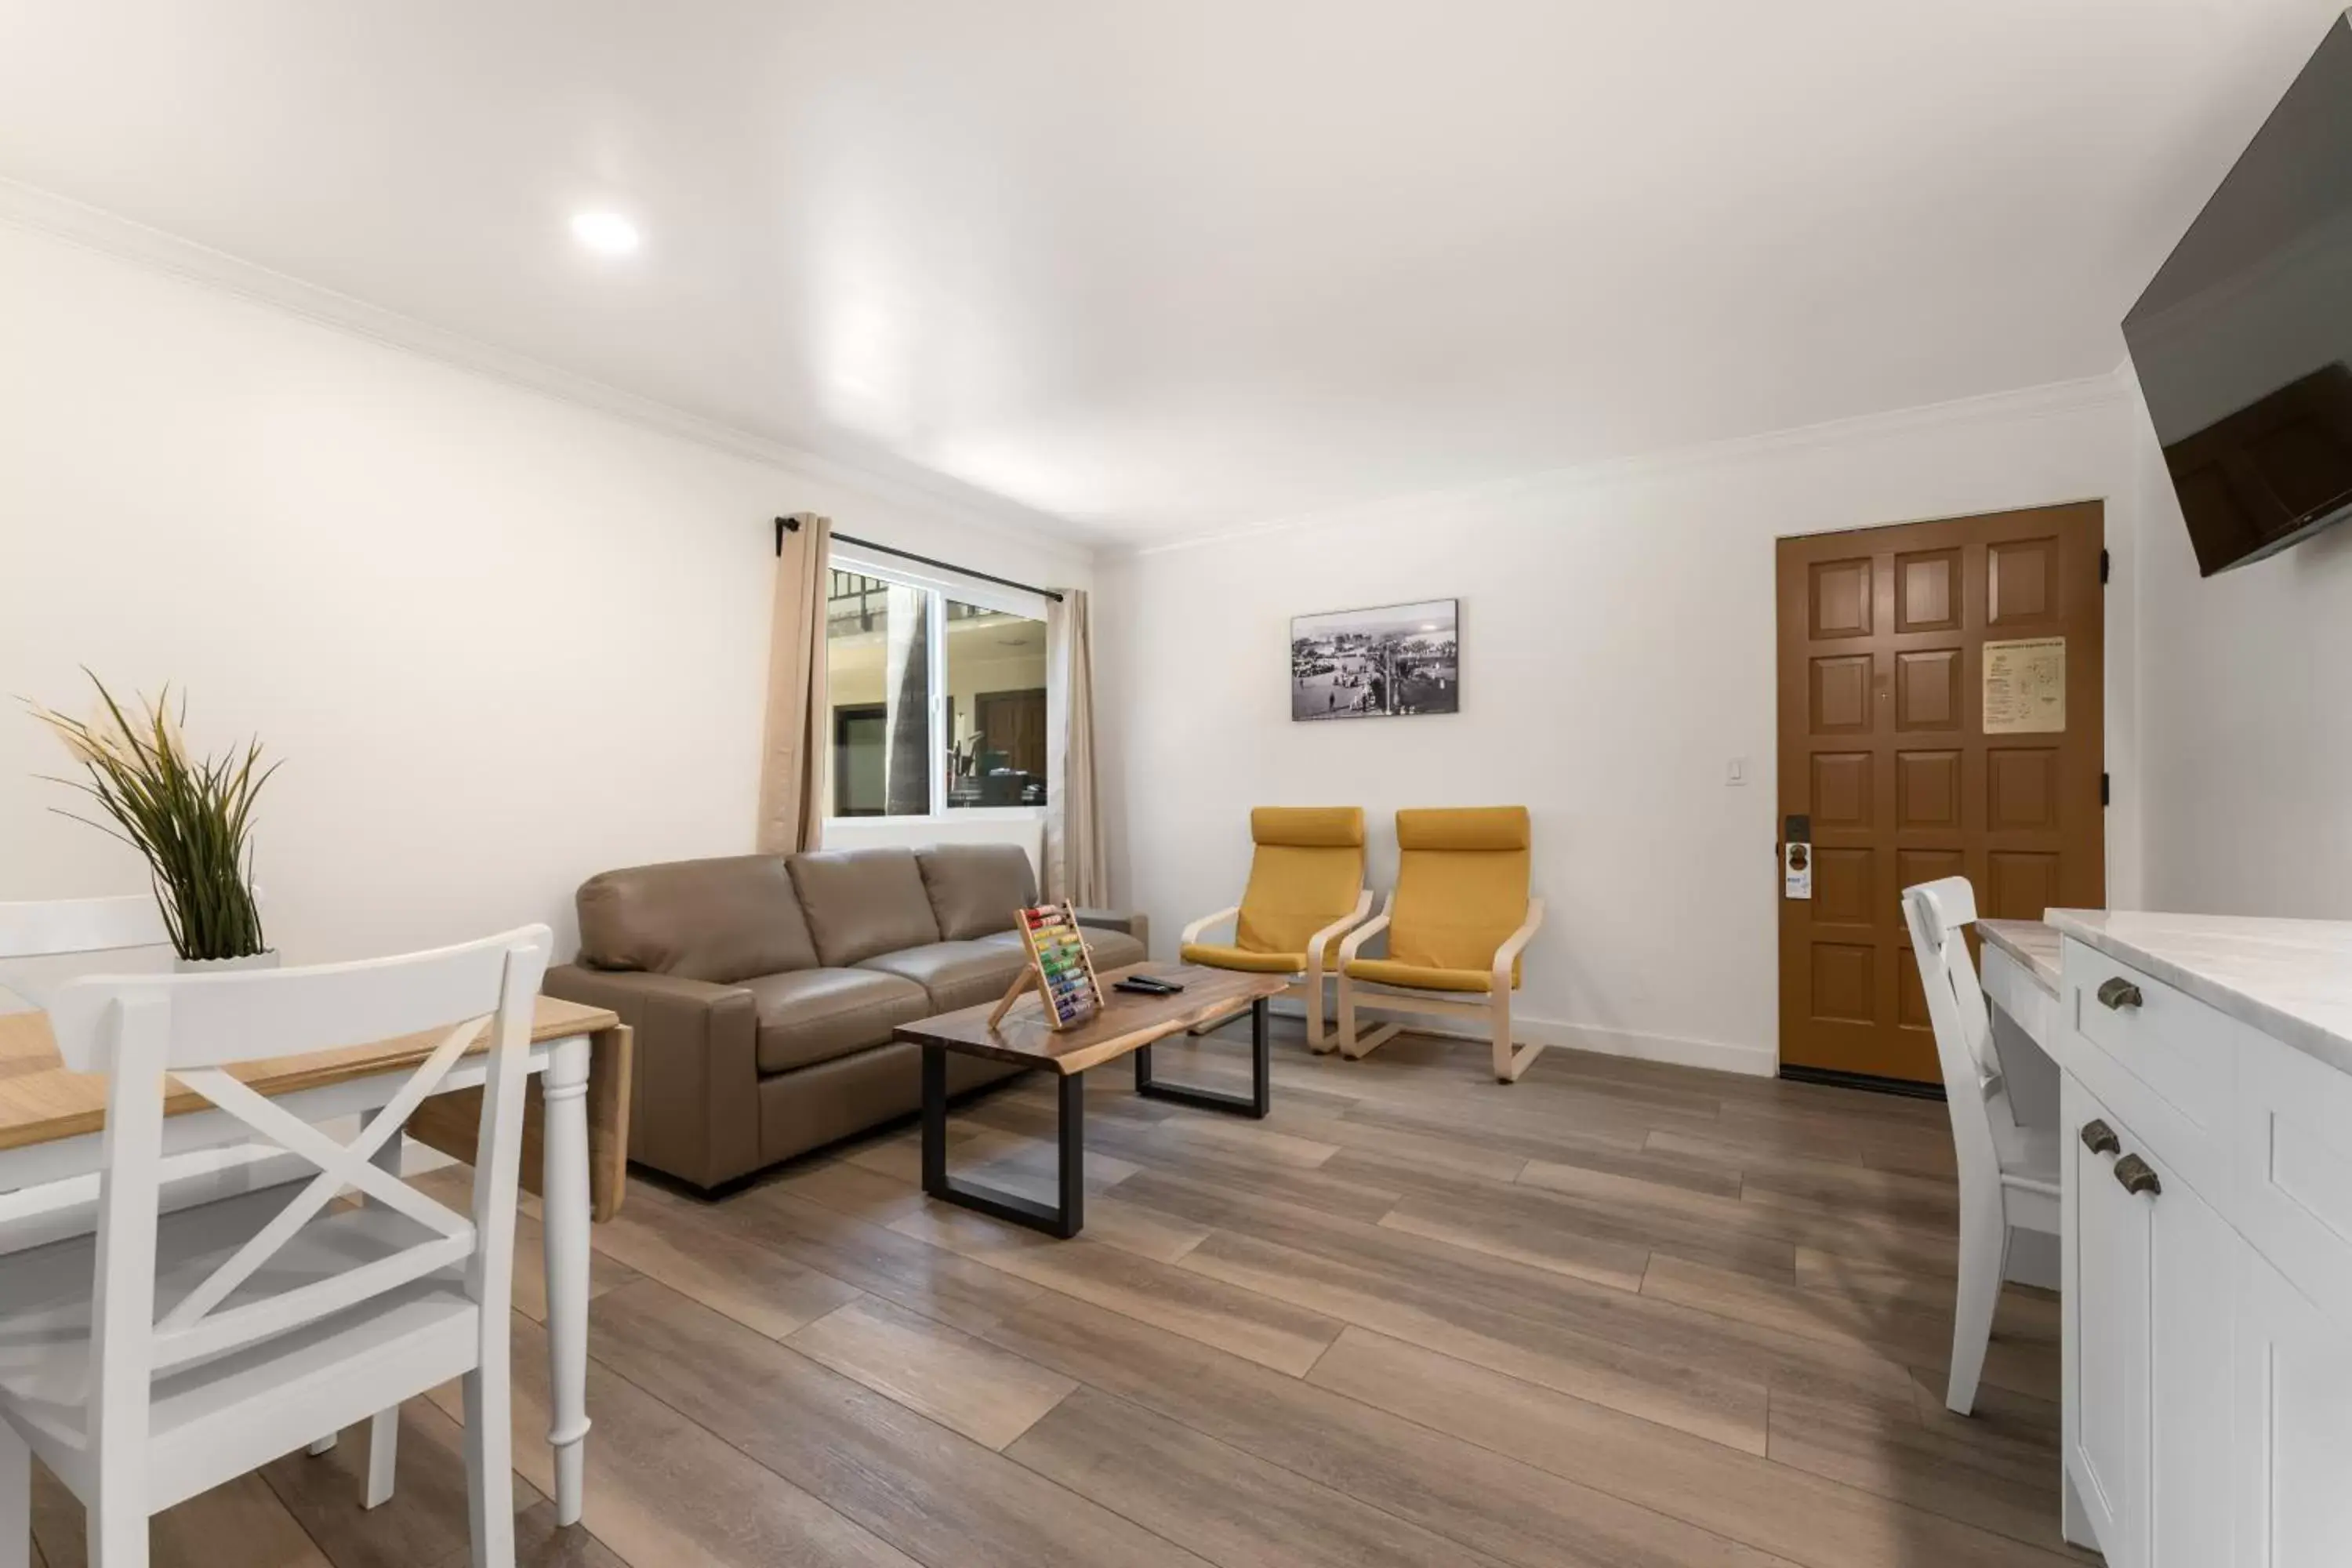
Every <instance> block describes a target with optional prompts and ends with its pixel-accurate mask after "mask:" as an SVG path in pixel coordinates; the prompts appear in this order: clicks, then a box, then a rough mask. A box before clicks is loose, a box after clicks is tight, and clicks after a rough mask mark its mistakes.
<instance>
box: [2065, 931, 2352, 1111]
mask: <svg viewBox="0 0 2352 1568" xmlns="http://www.w3.org/2000/svg"><path fill="white" fill-rule="evenodd" d="M2049 920H2050V923H2051V924H2052V925H2053V926H2054V927H2056V928H2057V930H2058V931H2059V934H2061V935H2062V936H2070V937H2073V938H2074V939H2075V940H2076V941H2078V942H2087V943H2089V944H2090V945H2091V946H2093V947H2095V948H2096V949H2098V950H2099V951H2100V952H2104V953H2105V954H2106V955H2107V956H2108V957H2110V958H2113V959H2115V960H2116V961H2117V962H2118V963H2128V964H2130V965H2131V966H2132V967H2134V968H2136V969H2139V970H2143V971H2145V972H2147V973H2149V974H2152V975H2154V976H2155V977H2156V978H2157V979H2158V980H2161V981H2163V982H2164V983H2165V984H2168V985H2171V986H2174V987H2176V988H2178V989H2179V990H2181V991H2183V992H2186V993H2187V994H2189V995H2191V996H2194V997H2196V998H2197V999H2198V1000H2199V1001H2200V1002H2203V1003H2205V1004H2206V1005H2209V1006H2211V1007H2213V1008H2215V1009H2217V1010H2218V1011H2220V1012H2222V1013H2226V1014H2228V1015H2229V1016H2231V1017H2232V1018H2235V1019H2237V1020H2239V1021H2240V1022H2241V1023H2243V1024H2246V1025H2248V1026H2252V1027H2253V1028H2257V1029H2260V1030H2261V1031H2262V1032H2263V1033H2264V1034H2266V1035H2269V1036H2271V1037H2273V1038H2274V1039H2278V1040H2282V1041H2284V1042H2285V1043H2286V1044H2287V1045H2290V1046H2293V1047H2295V1048H2296V1049H2297V1050H2300V1051H2302V1052H2304V1053H2305V1054H2306V1055H2309V1056H2314V1057H2316V1058H2319V1059H2320V1060H2321V1061H2324V1062H2326V1063H2327V1064H2328V1065H2329V1066H2331V1067H2333V1068H2336V1070H2337V1071H2339V1072H2346V1073H2352V921H2289V920H2270V919H2262V918H2255V917H2251V916H2244V915H2166V914H2152V913H2145V912H2142V911H2139V910H2051V911H2050V915H2049Z"/></svg>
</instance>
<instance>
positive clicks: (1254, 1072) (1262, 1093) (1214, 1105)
mask: <svg viewBox="0 0 2352 1568" xmlns="http://www.w3.org/2000/svg"><path fill="white" fill-rule="evenodd" d="M1265 1019H1266V1007H1265V997H1263V996H1261V997H1259V998H1258V999H1257V1000H1256V1001H1255V1002H1253V1003H1251V1004H1250V1092H1249V1093H1247V1094H1227V1093H1225V1092H1223V1090H1221V1089H1188V1088H1186V1087H1185V1086H1184V1085H1182V1084H1179V1083H1161V1082H1160V1081H1159V1080H1158V1079H1154V1078H1153V1077H1152V1076H1151V1047H1150V1046H1145V1047H1142V1048H1140V1049H1139V1050H1138V1051H1137V1052H1136V1053H1135V1092H1136V1093H1138V1094H1140V1095H1143V1096H1146V1097H1147V1098H1149V1099H1152V1100H1172V1101H1174V1102H1175V1103H1176V1104H1178V1105H1190V1106H1195V1107H1197V1108H1199V1109H1200V1110H1223V1111H1227V1112H1229V1113H1231V1114H1233V1115H1235V1116H1251V1117H1256V1118H1259V1119H1261V1120H1263V1119H1264V1117H1265V1113H1266V1112H1267V1111H1268V1110H1272V1109H1273V1108H1274V1047H1273V1043H1272V1042H1271V1041H1270V1040H1269V1039H1268V1038H1267V1037H1266V1030H1265Z"/></svg>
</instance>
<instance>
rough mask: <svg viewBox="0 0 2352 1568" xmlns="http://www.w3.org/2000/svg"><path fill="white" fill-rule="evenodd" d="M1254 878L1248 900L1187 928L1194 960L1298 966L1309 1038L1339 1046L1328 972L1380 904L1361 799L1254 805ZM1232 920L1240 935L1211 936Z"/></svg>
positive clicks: (1186, 947)
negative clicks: (1327, 1001) (1370, 872)
mask: <svg viewBox="0 0 2352 1568" xmlns="http://www.w3.org/2000/svg"><path fill="white" fill-rule="evenodd" d="M1250 839H1251V842H1252V843H1253V844H1255V846H1256V847H1255V850H1254V851H1253V853H1252V855H1251V858H1250V875H1249V884H1248V886H1247V887H1246V888H1244V889H1243V892H1242V901H1241V902H1240V903H1238V904H1235V905H1233V906H1232V907H1231V908H1229V909H1223V910H1217V911H1216V912H1215V913H1214V914H1208V915H1202V917H1201V918H1200V919H1199V920H1196V921H1193V922H1192V924H1190V925H1188V926H1186V927H1185V928H1184V938H1183V944H1182V946H1181V948H1180V949H1179V956H1181V958H1182V959H1183V961H1184V962H1185V963H1199V964H1205V965H1207V966H1208V967H1210V968H1212V969H1234V970H1242V971H1244V972H1246V973H1253V974H1288V975H1293V976H1296V977H1297V978H1296V980H1295V982H1294V983H1293V984H1292V985H1291V986H1290V988H1289V989H1288V990H1286V991H1285V992H1283V993H1282V994H1284V995H1286V996H1297V997H1299V998H1301V999H1303V1000H1304V1001H1305V1002H1306V1004H1307V1048H1308V1049H1310V1050H1315V1051H1328V1050H1329V1049H1331V1046H1332V1042H1331V1041H1330V1040H1329V1038H1328V1037H1327V1035H1326V1032H1325V1029H1324V1026H1323V1018H1324V1012H1323V980H1324V977H1325V976H1326V975H1327V974H1329V973H1334V972H1336V970H1337V968H1338V965H1339V939H1340V938H1341V937H1342V936H1344V935H1346V934H1347V931H1348V929H1349V927H1351V926H1353V925H1354V924H1355V923H1356V922H1357V921H1360V920H1362V919H1363V918H1364V916H1365V915H1367V914H1369V913H1370V912H1371V908H1372V895H1371V890H1370V889H1368V888H1366V887H1365V886H1364V813H1363V809H1362V808H1361V807H1360V806H1353V805H1347V806H1337V805H1335V806H1282V805H1262V806H1259V807H1258V808H1257V809H1256V810H1255V811H1253V812H1251V813H1250ZM1227 921H1231V922H1232V924H1233V932H1232V935H1233V940H1232V941H1231V942H1207V941H1204V940H1202V939H1203V938H1205V937H1206V936H1207V935H1208V934H1209V932H1210V931H1213V930H1214V929H1216V928H1217V927H1219V926H1222V925H1224V924H1225V923H1226V922H1227Z"/></svg>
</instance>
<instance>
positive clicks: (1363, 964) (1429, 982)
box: [1348, 942, 1519, 991]
mask: <svg viewBox="0 0 2352 1568" xmlns="http://www.w3.org/2000/svg"><path fill="white" fill-rule="evenodd" d="M1496 945H1497V946H1500V945H1501V944H1500V943H1499V942H1498V943H1496ZM1348 978H1349V979H1350V980H1362V981H1368V982H1370V984H1374V985H1404V986H1409V987H1411V988H1412V989H1413V990H1415V991H1492V990H1494V988H1495V972H1494V971H1493V970H1492V969H1423V968H1422V967H1421V966H1420V965H1419V964H1415V963H1398V962H1397V961H1396V960H1395V959H1393V958H1356V959H1350V960H1349V962H1348ZM1518 988H1519V977H1518V973H1517V971H1516V970H1514V971H1513V973H1512V974H1511V989H1512V990H1514V991H1516V990H1517V989H1518Z"/></svg>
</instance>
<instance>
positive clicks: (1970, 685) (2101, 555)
mask: <svg viewBox="0 0 2352 1568" xmlns="http://www.w3.org/2000/svg"><path fill="white" fill-rule="evenodd" d="M2084 507H2095V508H2096V509H2097V512H2098V516H2097V521H2096V527H2097V535H2096V541H2097V560H2098V582H2099V585H2100V587H2101V589H2102V597H2101V599H2100V601H2099V607H2098V637H2097V650H2098V656H2099V679H2098V681H2097V683H2096V685H2095V690H2096V691H2097V692H2098V696H2099V721H2098V723H2097V725H2096V727H2095V731H2094V733H2093V736H2092V740H2093V741H2094V742H2095V746H2096V748H2097V750H2096V756H2095V762H2096V763H2097V770H2098V778H2099V780H2100V793H2099V805H2100V807H2101V809H2100V813H2099V817H2098V831H2097V835H2096V838H2097V845H2098V863H2097V867H2096V886H2097V890H2098V891H2097V898H2096V900H2094V901H2095V902H2096V903H2100V904H2104V902H2105V900H2106V899H2107V898H2108V897H2110V896H2111V888H2112V884H2113V880H2114V877H2115V871H2116V855H2115V846H2114V844H2113V842H2112V839H2111V826H2112V820H2113V813H2112V812H2111V811H2110V810H2109V809H2107V808H2108V806H2109V805H2110V804H2111V791H2110V789H2109V787H2108V781H2109V780H2110V779H2111V778H2112V776H2113V775H2112V772H2111V770H2112V767H2113V763H2114V759H2113V756H2112V755H2111V754H2110V740H2111V738H2112V736H2111V731H2112V726H2113V724H2114V722H2115V718H2114V715H2115V713H2116V711H2117V705H2115V704H2111V703H2109V702H2108V701H2107V700H2106V691H2105V687H2106V684H2107V681H2108V679H2109V671H2108V668H2107V666H2108V656H2109V653H2110V651H2111V645H2110V642H2109V637H2110V634H2111V632H2112V631H2113V629H2114V627H2115V626H2116V617H2115V616H2113V615H2112V614H2110V606H2109V605H2108V603H2107V601H2106V600H2105V597H2104V589H2105V586H2106V585H2107V584H2108V581H2109V561H2110V558H2111V557H2110V552H2109V548H2108V540H2109V539H2110V537H2111V532H2110V529H2109V522H2110V514H2111V510H2112V507H2111V502H2110V500H2109V499H2108V498H2106V497H2105V496H2086V497H2082V498H2078V499H2074V500H2054V501H2044V502H2037V503H2033V504H2031V505H2024V506H2009V507H2000V508H1998V509H1995V510H1985V511H1965V512H1957V513H1952V514H1948V515H1942V516H1935V517H1925V518H1914V519H1907V520H1904V521H1891V522H1873V523H1859V524H1855V525H1853V526H1850V527H1839V528H1820V529H1800V530H1792V531H1785V532H1776V533H1775V535H1774V536H1773V542H1772V543H1773V687H1774V704H1773V813H1772V834H1773V865H1772V872H1771V875H1772V886H1773V898H1774V901H1775V903H1776V905H1780V904H1783V903H1785V902H1786V900H1785V898H1784V895H1783V890H1782V888H1781V877H1782V870H1783V855H1784V851H1785V848H1786V840H1785V837H1784V834H1785V829H1786V826H1787V824H1788V818H1789V816H1790V815H1791V811H1790V805H1791V803H1790V799H1789V798H1788V797H1787V796H1786V795H1784V790H1785V788H1786V784H1787V781H1786V780H1785V779H1784V777H1783V776H1782V766H1781V762H1782V759H1781V755H1780V752H1781V733H1780V724H1781V720H1782V717H1783V713H1784V710H1785V708H1786V705H1787V704H1788V703H1789V702H1790V700H1792V697H1793V698H1794V700H1810V696H1809V692H1808V691H1807V690H1806V689H1804V688H1803V687H1802V686H1801V685H1800V686H1799V687H1797V688H1796V689H1794V690H1793V691H1792V689H1791V685H1790V677H1789V675H1788V673H1787V672H1786V671H1784V670H1783V669H1782V668H1781V667H1780V666H1781V653H1782V643H1783V631H1784V626H1785V622H1786V617H1787V616H1789V615H1790V605H1789V603H1788V602H1787V600H1786V598H1785V596H1784V595H1783V593H1782V590H1781V584H1780V577H1781V563H1782V558H1783V553H1784V552H1785V550H1786V548H1787V547H1788V546H1789V545H1790V544H1792V543H1799V542H1813V541H1819V540H1834V539H1840V538H1845V537H1850V536H1855V535H1866V534H1874V533H1882V532H1886V531H1893V530H1896V529H1906V528H1916V527H1924V526H1933V525H1936V524H1947V523H1972V522H1978V521H1997V520H2000V519H2004V518H2012V517H2019V516H2022V515H2026V514H2031V513H2036V512H2048V511H2059V510H2072V509H2079V508H2084ZM1963 581H1964V584H1965V576H1964V580H1963ZM1964 591H1965V588H1964ZM1797 613H1805V607H1804V606H1800V607H1799V610H1798V612H1797ZM1963 630H1964V632H1965V633H1966V635H1968V636H1969V637H1970V638H1971V639H1972V640H1971V642H1970V644H1969V650H1968V652H1967V654H1966V655H1965V656H1964V661H1963V671H1962V679H1961V687H1962V700H1963V704H1964V712H1966V713H1967V714H1968V716H1969V719H1970V721H1971V727H1972V728H1971V732H1973V733H1974V734H1976V735H1977V736H1979V738H1980V737H1981V732H1982V709H1981V700H1982V698H1981V692H1982V685H1981V664H1980V659H1981V653H1980V647H1981V644H1982V643H1983V642H1985V641H1987V640H2000V633H1999V632H1998V631H1997V630H1996V629H1995V628H1994V627H1992V626H1990V625H1989V624H1988V623H1987V622H1986V621H1984V620H1983V619H1982V618H1981V617H1979V618H1978V619H1976V620H1974V621H1969V619H1968V618H1967V617H1966V616H1965V615H1964V616H1963ZM2025 635H2032V634H2031V633H2027V634H2025ZM2126 657H2127V656H2126ZM1964 831H1965V830H1964ZM1983 832H1984V830H1983V829H1982V828H1981V827H1979V829H1978V830H1977V836H1978V837H1979V839H1980V838H1981V837H1982V834H1983ZM1815 834H1816V838H1815V841H1816V842H1817V843H1818V841H1819V829H1818V827H1817V828H1816V829H1815ZM1969 875H1970V878H1971V880H1972V881H1976V880H1979V877H1978V876H1977V873H1976V872H1975V870H1974V869H1973V868H1971V869H1970V871H1969ZM1899 880H1900V879H1899V877H1898V878H1897V882H1898V885H1899ZM1984 912H1985V914H1986V916H1987V918H1992V916H1991V911H1990V910H1989V909H1987V910H1985V911H1984ZM1789 942H1790V937H1789V933H1788V926H1787V914H1786V910H1784V909H1781V908H1776V909H1775V910H1774V911H1773V948H1774V964H1773V989H1774V1015H1773V1056H1774V1063H1775V1069H1776V1073H1777V1076H1779V1077H1780V1078H1782V1079H1790V1080H1791V1081H1797V1082H1815V1083H1827V1084H1833V1085H1840V1086H1843V1087H1851V1088H1861V1089H1873V1090H1876V1091H1880V1092H1886V1093H1895V1094H1902V1095H1911V1096H1916V1097H1919V1098H1925V1099H1932V1100H1941V1099H1942V1098H1944V1089H1943V1086H1942V1085H1941V1084H1940V1083H1927V1082H1920V1081H1916V1080H1913V1079H1897V1078H1887V1077H1880V1076H1876V1075H1873V1074H1866V1073H1856V1072H1847V1071H1842V1070H1839V1069H1835V1068H1816V1067H1811V1066H1806V1065H1802V1064H1796V1065H1792V1064H1791V1063H1790V1061H1789V1059H1788V1049H1787V1047H1788V1037H1787V1035H1788V1028H1789V1008H1790V994H1789V987H1790V977H1789V970H1788V964H1789V962H1790V959H1789ZM1969 946H1970V952H1971V954H1972V955H1973V954H1974V952H1975V951H1976V939H1975V936H1974V934H1973V933H1971V934H1970V938H1969ZM1901 982H1902V977H1901V975H1900V973H1898V974H1897V976H1896V984H1897V988H1898V996H1897V1007H1898V1015H1897V1016H1900V1013H1899V1007H1900V994H1899V992H1900V986H1901Z"/></svg>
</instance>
